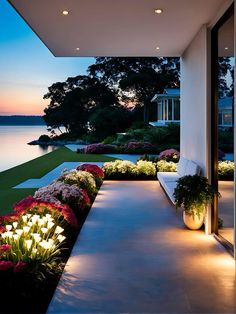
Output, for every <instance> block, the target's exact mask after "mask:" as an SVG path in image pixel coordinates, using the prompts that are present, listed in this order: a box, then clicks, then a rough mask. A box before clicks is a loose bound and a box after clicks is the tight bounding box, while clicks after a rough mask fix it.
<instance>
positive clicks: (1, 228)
mask: <svg viewBox="0 0 236 314" xmlns="http://www.w3.org/2000/svg"><path fill="white" fill-rule="evenodd" d="M5 231H6V227H5V226H0V234H2V233H3V232H5Z"/></svg>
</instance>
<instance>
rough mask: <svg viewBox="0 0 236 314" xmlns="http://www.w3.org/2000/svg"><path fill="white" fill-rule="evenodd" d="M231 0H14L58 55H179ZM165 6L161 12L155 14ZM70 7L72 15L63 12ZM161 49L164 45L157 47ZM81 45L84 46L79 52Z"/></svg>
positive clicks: (39, 34)
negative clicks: (203, 26) (157, 9)
mask: <svg viewBox="0 0 236 314" xmlns="http://www.w3.org/2000/svg"><path fill="white" fill-rule="evenodd" d="M228 2H229V1H228V0H10V1H9V3H10V4H12V5H13V6H14V8H15V9H16V10H17V11H18V12H19V14H20V15H21V16H22V17H23V18H24V19H25V21H26V22H27V23H28V24H29V25H30V27H31V28H32V29H33V30H34V32H35V33H36V34H37V35H38V36H39V37H40V38H41V40H42V41H43V42H44V43H45V45H46V46H47V47H48V48H49V49H50V51H51V52H52V53H53V54H54V55H55V56H58V57H77V56H85V57H89V56H92V57H96V56H119V57H122V56H127V57H128V56H145V57H146V56H180V55H181V54H182V52H183V51H184V49H185V48H186V47H187V46H188V44H189V43H190V41H191V40H192V38H193V37H194V35H195V34H196V33H197V31H198V30H199V29H200V27H201V25H203V24H206V23H209V22H210V21H211V20H212V19H213V18H214V16H215V15H216V14H217V12H218V10H219V8H220V7H221V6H222V5H224V4H227V3H228ZM156 8H162V9H163V13H162V14H155V13H154V10H155V9H156ZM63 10H68V11H69V14H68V15H63V14H62V11H63ZM156 47H159V48H160V49H159V50H157V49H156ZM76 48H79V50H77V49H76Z"/></svg>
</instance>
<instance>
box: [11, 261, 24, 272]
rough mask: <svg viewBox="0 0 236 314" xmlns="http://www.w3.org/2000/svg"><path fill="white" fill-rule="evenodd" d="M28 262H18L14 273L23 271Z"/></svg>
mask: <svg viewBox="0 0 236 314" xmlns="http://www.w3.org/2000/svg"><path fill="white" fill-rule="evenodd" d="M26 265H27V264H26V263H25V262H18V263H16V264H15V266H14V269H13V272H14V273H19V272H21V271H22V270H23V269H24V268H25V267H26Z"/></svg>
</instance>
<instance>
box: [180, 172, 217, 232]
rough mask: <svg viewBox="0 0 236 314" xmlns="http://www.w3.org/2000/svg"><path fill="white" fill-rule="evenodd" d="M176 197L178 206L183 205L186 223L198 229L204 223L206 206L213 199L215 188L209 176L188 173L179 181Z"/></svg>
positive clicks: (193, 228) (190, 227) (192, 228)
mask: <svg viewBox="0 0 236 314" xmlns="http://www.w3.org/2000/svg"><path fill="white" fill-rule="evenodd" d="M174 198H175V204H176V207H177V208H178V207H183V220H184V224H185V225H186V226H187V227H188V228H189V229H191V230H197V229H200V228H201V226H202V225H203V222H204V217H205V208H206V206H207V205H208V204H210V203H211V202H212V201H213V198H214V189H213V187H212V186H211V185H210V184H209V183H208V180H207V178H205V177H202V176H199V175H193V176H191V175H187V176H183V177H181V178H180V179H179V180H178V181H177V185H176V188H175V191H174Z"/></svg>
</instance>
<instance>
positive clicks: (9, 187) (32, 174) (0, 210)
mask: <svg viewBox="0 0 236 314" xmlns="http://www.w3.org/2000/svg"><path fill="white" fill-rule="evenodd" d="M111 160H114V159H113V158H111V157H106V156H103V155H90V154H86V155H85V154H77V153H75V152H72V151H71V150H70V149H68V148H66V147H61V148H59V149H57V150H55V151H53V152H51V153H49V154H46V155H44V156H41V157H38V158H36V159H33V160H31V161H28V162H26V163H24V164H22V165H19V166H17V167H14V168H11V169H9V170H6V171H3V172H0V214H5V213H8V212H10V211H11V210H12V204H13V203H15V202H17V201H18V200H20V199H22V198H24V197H25V196H27V195H32V194H33V193H34V191H35V190H36V189H13V187H14V186H16V185H17V184H19V183H21V182H23V181H25V180H28V179H32V178H41V177H42V176H44V175H45V174H47V173H48V172H49V171H51V170H52V169H54V168H56V167H57V166H59V165H60V164H61V163H63V162H67V161H78V162H80V161H84V162H86V161H90V162H91V161H94V162H95V161H111Z"/></svg>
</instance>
